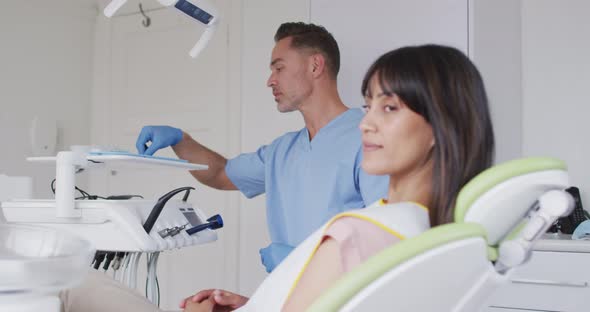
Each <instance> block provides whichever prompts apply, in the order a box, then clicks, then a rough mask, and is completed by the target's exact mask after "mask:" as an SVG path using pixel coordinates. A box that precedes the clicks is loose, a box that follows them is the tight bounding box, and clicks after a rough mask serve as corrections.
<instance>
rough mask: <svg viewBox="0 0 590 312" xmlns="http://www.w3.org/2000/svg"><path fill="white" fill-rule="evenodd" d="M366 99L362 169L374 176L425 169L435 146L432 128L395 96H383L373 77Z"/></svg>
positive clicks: (409, 172)
mask: <svg viewBox="0 0 590 312" xmlns="http://www.w3.org/2000/svg"><path fill="white" fill-rule="evenodd" d="M368 91H369V92H368V93H369V94H368V95H366V96H365V106H364V109H365V117H364V118H363V120H362V121H361V124H360V129H361V132H362V138H363V161H362V168H363V169H364V170H365V171H366V172H367V173H369V174H375V175H394V176H398V177H400V176H403V175H411V174H412V172H417V170H420V169H421V168H422V167H423V166H425V165H426V164H427V163H428V162H429V159H430V157H431V155H429V154H430V150H431V149H432V148H433V146H434V136H433V132H432V127H431V126H430V124H429V123H428V122H426V120H425V119H424V118H423V117H422V116H421V115H419V114H417V113H415V112H414V111H412V110H411V109H410V108H409V107H407V106H406V105H405V104H404V102H403V101H402V100H401V99H400V98H399V97H398V96H397V95H395V94H385V93H383V91H382V90H381V87H380V86H379V81H378V79H377V78H376V76H373V78H371V80H370V81H369V88H368Z"/></svg>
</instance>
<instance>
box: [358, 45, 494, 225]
mask: <svg viewBox="0 0 590 312" xmlns="http://www.w3.org/2000/svg"><path fill="white" fill-rule="evenodd" d="M373 75H377V77H378V80H379V84H380V86H381V89H382V90H383V91H384V92H388V93H392V94H396V95H397V96H398V97H399V98H400V99H401V100H402V101H403V102H404V103H405V104H406V105H407V106H408V107H409V108H410V109H411V110H412V111H414V112H416V113H417V114H420V115H421V116H422V117H423V118H424V119H425V120H426V121H427V122H428V123H429V124H430V125H431V126H432V130H433V134H434V139H435V145H434V148H433V151H432V157H433V175H432V194H431V197H430V198H431V201H430V205H429V206H430V223H431V225H432V226H435V225H439V224H444V223H448V222H452V218H453V208H454V205H455V199H456V197H457V194H458V193H459V191H460V190H461V188H462V187H463V185H465V184H466V183H467V182H468V181H469V180H470V179H472V178H473V177H474V176H475V175H477V174H478V173H480V172H481V171H483V170H484V169H486V168H488V167H489V166H490V165H491V164H492V161H493V154H494V134H493V129H492V123H491V120H490V113H489V109H488V99H487V95H486V91H485V88H484V85H483V81H482V78H481V75H480V74H479V71H478V70H477V68H476V67H475V65H474V64H473V63H472V62H471V61H470V60H469V59H468V58H467V57H466V56H465V54H463V53H462V52H461V51H459V50H457V49H455V48H451V47H445V46H440V45H423V46H413V47H404V48H400V49H397V50H393V51H391V52H388V53H386V54H384V55H382V56H381V57H380V58H379V59H377V61H375V63H373V65H371V67H370V68H369V70H368V71H367V73H366V75H365V78H364V80H363V84H362V89H361V91H362V94H363V95H366V94H367V92H368V91H369V90H368V88H369V80H370V79H371V77H373ZM392 178H393V179H395V177H392Z"/></svg>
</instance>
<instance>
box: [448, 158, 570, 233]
mask: <svg viewBox="0 0 590 312" xmlns="http://www.w3.org/2000/svg"><path fill="white" fill-rule="evenodd" d="M566 169H567V165H566V164H565V162H564V161H562V160H560V159H557V158H550V157H530V158H522V159H516V160H511V161H507V162H505V163H502V164H499V165H496V166H494V167H491V168H489V169H487V170H485V171H483V172H482V173H480V174H478V175H477V176H476V177H475V178H473V179H472V180H471V181H469V182H468V183H467V184H465V186H464V187H463V189H461V192H459V195H458V196H457V203H456V205H455V222H463V221H464V220H465V215H466V214H467V210H469V207H471V205H472V204H473V203H474V202H475V200H477V199H478V198H479V197H480V196H481V195H483V194H484V193H485V192H487V191H488V190H490V189H491V188H492V187H494V186H496V185H498V184H499V183H501V182H504V181H505V180H508V179H510V178H513V177H516V176H519V175H524V174H528V173H533V172H537V171H545V170H566Z"/></svg>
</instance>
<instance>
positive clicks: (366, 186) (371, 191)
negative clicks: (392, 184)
mask: <svg viewBox="0 0 590 312" xmlns="http://www.w3.org/2000/svg"><path fill="white" fill-rule="evenodd" d="M361 161H362V152H361V151H360V149H359V153H358V155H357V162H356V179H357V183H358V184H357V185H358V188H359V192H360V193H361V196H362V197H363V202H364V207H368V206H370V205H371V204H373V203H374V202H376V201H378V200H381V199H383V198H387V191H388V189H389V176H377V175H370V174H368V173H366V172H365V171H364V170H363V169H362V168H361Z"/></svg>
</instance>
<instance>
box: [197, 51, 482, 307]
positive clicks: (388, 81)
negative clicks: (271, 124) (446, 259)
mask: <svg viewBox="0 0 590 312" xmlns="http://www.w3.org/2000/svg"><path fill="white" fill-rule="evenodd" d="M361 90H362V93H363V95H364V97H365V103H366V104H365V106H364V107H365V111H366V115H365V117H364V119H363V120H362V121H361V124H360V130H361V132H362V136H363V163H362V167H363V169H364V170H365V171H367V172H368V173H369V174H378V175H383V174H388V175H390V177H391V179H390V186H389V193H388V198H387V201H386V202H387V203H388V205H384V202H385V201H383V202H382V203H377V204H375V205H373V206H371V207H369V208H366V210H371V209H395V208H398V207H400V205H399V204H398V205H395V204H393V203H401V202H411V203H414V206H421V207H429V208H430V209H427V212H426V208H424V210H423V211H422V214H424V216H421V215H420V213H421V212H420V211H419V210H420V209H416V210H418V211H417V212H416V219H417V222H418V220H419V219H420V218H421V217H424V219H426V223H428V220H429V222H430V226H436V225H440V224H444V223H447V222H451V221H452V216H453V207H454V204H455V198H456V196H457V194H458V192H459V190H460V189H461V188H462V187H463V185H465V184H466V183H467V182H468V181H469V180H470V179H472V178H473V177H474V176H475V175H477V174H478V173H479V172H481V171H483V170H484V169H486V168H487V167H489V166H490V165H491V163H492V157H493V150H494V137H493V131H492V125H491V122H490V116H489V111H488V103H487V97H486V92H485V89H484V86H483V82H482V79H481V76H480V74H479V72H478V71H477V69H476V68H475V66H474V65H473V64H472V63H471V61H470V60H469V59H468V58H467V57H466V56H465V55H464V54H463V53H461V52H460V51H458V50H456V49H454V48H450V47H444V46H436V45H425V46H418V47H405V48H401V49H397V50H394V51H391V52H389V53H386V54H385V55H383V56H381V57H380V58H379V59H378V60H377V61H376V62H375V63H374V64H373V65H372V66H371V67H370V68H369V70H368V72H367V73H366V75H365V78H364V80H363V84H362V89H361ZM379 206H381V207H379ZM393 230H395V229H393ZM399 239H400V238H398V237H396V236H395V235H392V234H390V232H386V231H384V230H383V229H381V228H380V227H378V226H377V225H374V224H373V223H371V222H367V221H364V220H362V219H358V218H353V217H342V218H337V219H336V221H334V222H333V223H331V224H330V226H329V227H327V229H326V230H325V232H324V234H323V238H322V244H321V245H320V247H319V248H318V249H317V251H316V253H315V254H314V256H313V258H312V259H311V261H310V263H309V265H308V266H307V267H306V268H305V270H304V272H303V274H302V276H301V278H300V279H299V281H298V283H297V285H296V286H295V288H294V290H293V292H292V293H291V295H290V296H289V298H288V299H287V300H286V303H285V305H284V306H283V311H301V310H303V309H305V308H306V307H307V306H309V305H310V304H311V303H312V302H313V300H314V299H316V298H317V297H318V296H319V295H320V294H321V293H322V292H323V290H325V289H326V288H327V287H329V286H330V285H331V284H332V283H334V282H335V281H336V280H337V279H338V278H339V277H340V276H342V275H343V273H345V272H347V271H349V270H351V269H352V268H353V267H354V266H356V265H358V264H359V263H361V262H363V261H365V260H366V259H367V258H368V257H370V256H371V255H373V254H375V253H377V252H378V251H380V250H382V249H383V248H385V247H387V246H389V245H391V244H394V243H395V242H396V241H399ZM361 242H362V243H361ZM286 262H288V261H286ZM246 301H247V298H244V297H241V296H238V295H235V294H232V293H230V292H226V291H220V290H215V291H213V290H206V291H202V292H200V293H198V294H196V295H195V296H193V297H191V298H189V299H188V300H187V311H202V310H206V309H207V308H210V306H212V305H214V304H217V306H218V307H221V306H224V307H226V308H236V307H239V306H241V305H243V304H245V303H246ZM199 308H204V309H199Z"/></svg>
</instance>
